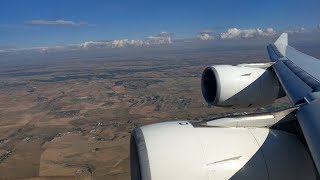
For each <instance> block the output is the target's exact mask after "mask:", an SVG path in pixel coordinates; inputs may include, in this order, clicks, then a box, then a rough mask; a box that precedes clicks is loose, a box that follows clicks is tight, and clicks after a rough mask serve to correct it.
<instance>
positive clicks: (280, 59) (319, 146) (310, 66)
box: [267, 33, 320, 172]
mask: <svg viewBox="0 0 320 180" xmlns="http://www.w3.org/2000/svg"><path fill="white" fill-rule="evenodd" d="M267 49H268V53H269V56H270V59H271V60H272V61H273V62H275V64H274V65H273V68H274V71H275V73H276V75H277V77H278V79H279V81H280V83H281V85H282V87H283V89H284V91H285V92H286V94H287V96H288V97H289V99H290V101H291V102H292V103H293V104H295V105H300V108H299V109H298V111H297V113H296V115H297V118H298V121H299V124H300V127H301V129H302V132H303V135H304V137H305V139H306V142H307V144H308V147H309V150H310V152H311V155H312V158H313V160H314V163H315V164H316V167H317V169H318V172H320V139H319V138H320V60H319V59H316V58H314V57H311V56H309V55H306V54H304V53H301V52H299V51H298V50H296V49H294V48H293V47H291V46H289V45H288V34H287V33H283V34H282V35H281V36H280V37H279V39H278V40H277V41H276V42H275V43H274V44H271V45H269V46H268V47H267Z"/></svg>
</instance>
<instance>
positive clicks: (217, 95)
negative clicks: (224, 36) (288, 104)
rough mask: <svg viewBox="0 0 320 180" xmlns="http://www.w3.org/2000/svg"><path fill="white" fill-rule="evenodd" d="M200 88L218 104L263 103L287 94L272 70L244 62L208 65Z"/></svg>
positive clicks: (250, 104)
mask: <svg viewBox="0 0 320 180" xmlns="http://www.w3.org/2000/svg"><path fill="white" fill-rule="evenodd" d="M201 89H202V95H203V97H204V99H205V100H206V101H207V103H209V104H211V105H215V106H235V107H251V106H261V105H267V104H272V103H273V102H274V100H276V99H277V98H280V97H283V96H285V93H284V91H283V89H282V87H281V85H280V83H279V81H278V79H277V76H276V75H275V73H274V72H273V71H272V70H268V69H263V68H255V67H246V66H241V65H240V66H232V65H214V66H211V67H207V68H206V69H205V70H204V72H203V74H202V79H201Z"/></svg>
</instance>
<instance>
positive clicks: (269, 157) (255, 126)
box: [130, 33, 320, 180]
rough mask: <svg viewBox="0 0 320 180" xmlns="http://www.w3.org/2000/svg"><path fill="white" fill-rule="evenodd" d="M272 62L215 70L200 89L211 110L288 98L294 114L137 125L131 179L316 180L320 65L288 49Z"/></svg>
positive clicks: (284, 43) (284, 41) (274, 52)
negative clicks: (215, 107)
mask: <svg viewBox="0 0 320 180" xmlns="http://www.w3.org/2000/svg"><path fill="white" fill-rule="evenodd" d="M267 49H268V52H269V55H270V59H271V61H272V62H270V63H250V64H238V65H216V64H215V65H212V66H209V67H207V68H205V69H204V71H203V73H202V77H201V91H202V95H203V98H204V100H205V101H206V102H207V103H208V105H210V106H222V107H234V108H235V107H254V106H256V107H257V106H260V107H261V106H264V105H270V104H272V103H273V102H274V101H275V100H276V99H278V98H281V97H284V96H285V95H287V96H288V97H289V99H290V101H291V102H292V104H293V105H294V106H293V107H291V108H288V109H285V110H280V111H277V109H274V108H273V109H272V110H269V111H268V112H265V113H254V114H247V113H246V112H243V113H240V114H233V115H231V116H225V117H219V118H213V119H209V120H199V121H192V120H190V121H168V122H162V123H157V124H150V125H146V126H142V127H137V128H135V129H134V130H133V131H132V134H131V141H130V167H131V178H132V179H133V180H136V179H137V180H140V179H142V180H150V179H152V180H162V179H184V180H193V179H198V180H213V179H317V178H318V177H319V172H320V140H319V137H320V100H319V99H320V93H319V92H318V91H319V90H320V83H319V80H320V71H319V69H320V61H319V60H317V59H316V58H313V57H311V56H308V55H306V54H303V53H301V52H299V51H297V50H295V49H294V48H292V47H290V46H289V45H288V35H287V34H286V33H284V34H282V35H281V36H280V37H279V39H278V40H277V41H276V42H275V43H274V44H271V45H269V46H267Z"/></svg>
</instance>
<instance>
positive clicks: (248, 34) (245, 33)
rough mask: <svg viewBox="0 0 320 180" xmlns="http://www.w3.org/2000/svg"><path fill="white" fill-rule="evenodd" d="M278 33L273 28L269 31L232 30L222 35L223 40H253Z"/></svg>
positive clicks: (268, 29) (258, 29)
mask: <svg viewBox="0 0 320 180" xmlns="http://www.w3.org/2000/svg"><path fill="white" fill-rule="evenodd" d="M275 34H276V31H275V30H274V29H273V28H267V29H260V28H257V29H238V28H230V29H227V30H226V31H225V32H223V33H221V34H220V38H221V39H239V38H253V37H258V36H273V35H275Z"/></svg>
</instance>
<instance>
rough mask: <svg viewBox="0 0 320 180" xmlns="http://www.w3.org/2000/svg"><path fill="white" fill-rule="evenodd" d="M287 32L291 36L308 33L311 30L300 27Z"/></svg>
mask: <svg viewBox="0 0 320 180" xmlns="http://www.w3.org/2000/svg"><path fill="white" fill-rule="evenodd" d="M286 32H287V33H289V34H301V33H307V32H309V30H308V29H307V28H305V27H300V28H297V29H292V30H287V31H286Z"/></svg>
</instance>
